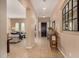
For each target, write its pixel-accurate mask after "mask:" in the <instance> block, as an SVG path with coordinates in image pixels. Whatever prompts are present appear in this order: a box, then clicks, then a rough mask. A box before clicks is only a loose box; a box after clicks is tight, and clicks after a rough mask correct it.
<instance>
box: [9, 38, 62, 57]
mask: <svg viewBox="0 0 79 59" xmlns="http://www.w3.org/2000/svg"><path fill="white" fill-rule="evenodd" d="M24 42H25V39H24V40H22V42H20V43H18V44H11V45H10V49H11V51H10V53H9V54H8V58H63V55H62V54H61V53H60V52H59V51H58V50H57V49H51V48H50V46H49V40H47V39H46V38H39V39H35V46H34V47H33V48H31V49H27V48H25V47H24V46H23V45H24Z"/></svg>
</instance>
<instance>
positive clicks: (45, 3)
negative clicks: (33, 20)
mask: <svg viewBox="0 0 79 59" xmlns="http://www.w3.org/2000/svg"><path fill="white" fill-rule="evenodd" d="M58 1H59V0H31V3H32V6H33V8H34V10H35V12H36V14H37V16H38V17H50V16H51V15H52V12H53V10H54V8H55V6H56V4H57V3H58Z"/></svg>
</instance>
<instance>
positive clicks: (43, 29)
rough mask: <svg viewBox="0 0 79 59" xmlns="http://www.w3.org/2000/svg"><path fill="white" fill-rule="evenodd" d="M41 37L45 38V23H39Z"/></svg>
mask: <svg viewBox="0 0 79 59" xmlns="http://www.w3.org/2000/svg"><path fill="white" fill-rule="evenodd" d="M41 37H47V22H41Z"/></svg>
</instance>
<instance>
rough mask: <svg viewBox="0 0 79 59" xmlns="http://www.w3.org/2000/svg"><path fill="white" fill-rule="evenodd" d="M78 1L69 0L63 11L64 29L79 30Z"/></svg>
mask: <svg viewBox="0 0 79 59" xmlns="http://www.w3.org/2000/svg"><path fill="white" fill-rule="evenodd" d="M78 3H79V2H78V1H77V0H69V1H68V2H67V4H66V5H65V7H64V8H63V11H62V21H63V24H62V25H63V30H64V31H79V24H78V22H79V20H78V9H79V8H78Z"/></svg>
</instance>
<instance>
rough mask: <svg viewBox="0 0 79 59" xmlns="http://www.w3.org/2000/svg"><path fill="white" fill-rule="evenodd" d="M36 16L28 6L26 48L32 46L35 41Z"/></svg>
mask: <svg viewBox="0 0 79 59" xmlns="http://www.w3.org/2000/svg"><path fill="white" fill-rule="evenodd" d="M36 20H37V19H36V17H35V14H34V12H33V10H31V9H30V8H27V20H26V33H27V45H26V48H32V47H33V46H34V43H35V25H36V22H37V21H36Z"/></svg>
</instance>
